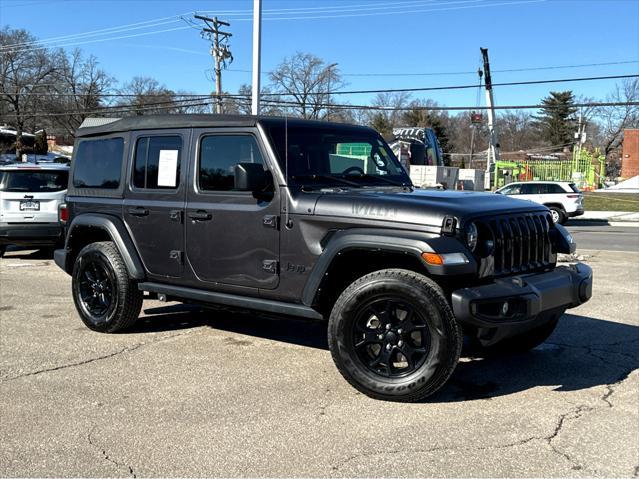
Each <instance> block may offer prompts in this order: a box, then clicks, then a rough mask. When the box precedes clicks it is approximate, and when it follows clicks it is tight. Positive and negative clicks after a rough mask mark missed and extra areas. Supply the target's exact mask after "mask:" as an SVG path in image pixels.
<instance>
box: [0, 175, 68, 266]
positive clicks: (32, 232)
mask: <svg viewBox="0 0 639 479" xmlns="http://www.w3.org/2000/svg"><path fill="white" fill-rule="evenodd" d="M68 181H69V167H68V166H67V165H58V164H46V165H37V164H16V165H8V166H2V167H0V256H2V255H3V254H4V252H5V251H6V248H7V245H10V244H16V245H21V246H35V247H46V246H55V245H57V244H60V243H61V241H62V239H63V238H64V236H63V234H62V226H61V223H60V221H59V220H58V208H59V206H60V204H62V203H64V196H65V195H66V193H67V183H68Z"/></svg>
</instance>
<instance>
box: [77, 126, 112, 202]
mask: <svg viewBox="0 0 639 479" xmlns="http://www.w3.org/2000/svg"><path fill="white" fill-rule="evenodd" d="M123 153H124V139H123V138H106V139H103V140H83V141H81V142H80V144H79V145H78V152H77V154H76V157H75V169H74V172H73V186H75V187H76V188H103V189H109V190H115V189H117V188H118V187H119V186H120V176H121V172H122V156H123Z"/></svg>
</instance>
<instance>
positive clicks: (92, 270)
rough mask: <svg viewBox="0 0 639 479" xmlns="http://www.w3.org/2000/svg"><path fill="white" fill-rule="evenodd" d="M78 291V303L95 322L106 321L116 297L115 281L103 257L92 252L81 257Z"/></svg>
mask: <svg viewBox="0 0 639 479" xmlns="http://www.w3.org/2000/svg"><path fill="white" fill-rule="evenodd" d="M79 276H80V281H79V283H78V290H79V291H78V292H79V296H80V305H81V307H82V309H83V310H84V311H85V313H86V314H87V316H88V317H90V318H92V319H93V320H94V322H95V323H96V324H100V323H102V322H105V321H106V318H108V316H109V312H111V311H112V310H113V308H114V307H115V304H116V298H117V293H118V290H117V287H118V286H117V281H116V279H115V276H114V274H113V271H112V269H111V267H110V266H109V265H108V264H106V262H105V258H104V257H103V256H101V255H100V254H99V253H97V252H94V253H92V254H90V255H87V256H85V257H84V258H83V260H82V264H81V266H80V274H79Z"/></svg>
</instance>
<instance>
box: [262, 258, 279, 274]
mask: <svg viewBox="0 0 639 479" xmlns="http://www.w3.org/2000/svg"><path fill="white" fill-rule="evenodd" d="M262 269H263V270H264V271H266V272H267V273H271V274H277V270H278V269H279V261H277V260H276V259H265V260H264V261H262Z"/></svg>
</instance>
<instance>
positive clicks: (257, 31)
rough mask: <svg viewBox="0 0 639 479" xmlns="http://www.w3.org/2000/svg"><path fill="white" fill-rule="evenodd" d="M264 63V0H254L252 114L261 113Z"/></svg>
mask: <svg viewBox="0 0 639 479" xmlns="http://www.w3.org/2000/svg"><path fill="white" fill-rule="evenodd" d="M261 63H262V0H253V90H252V95H251V114H253V115H259V114H260V73H261V72H260V69H261Z"/></svg>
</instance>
